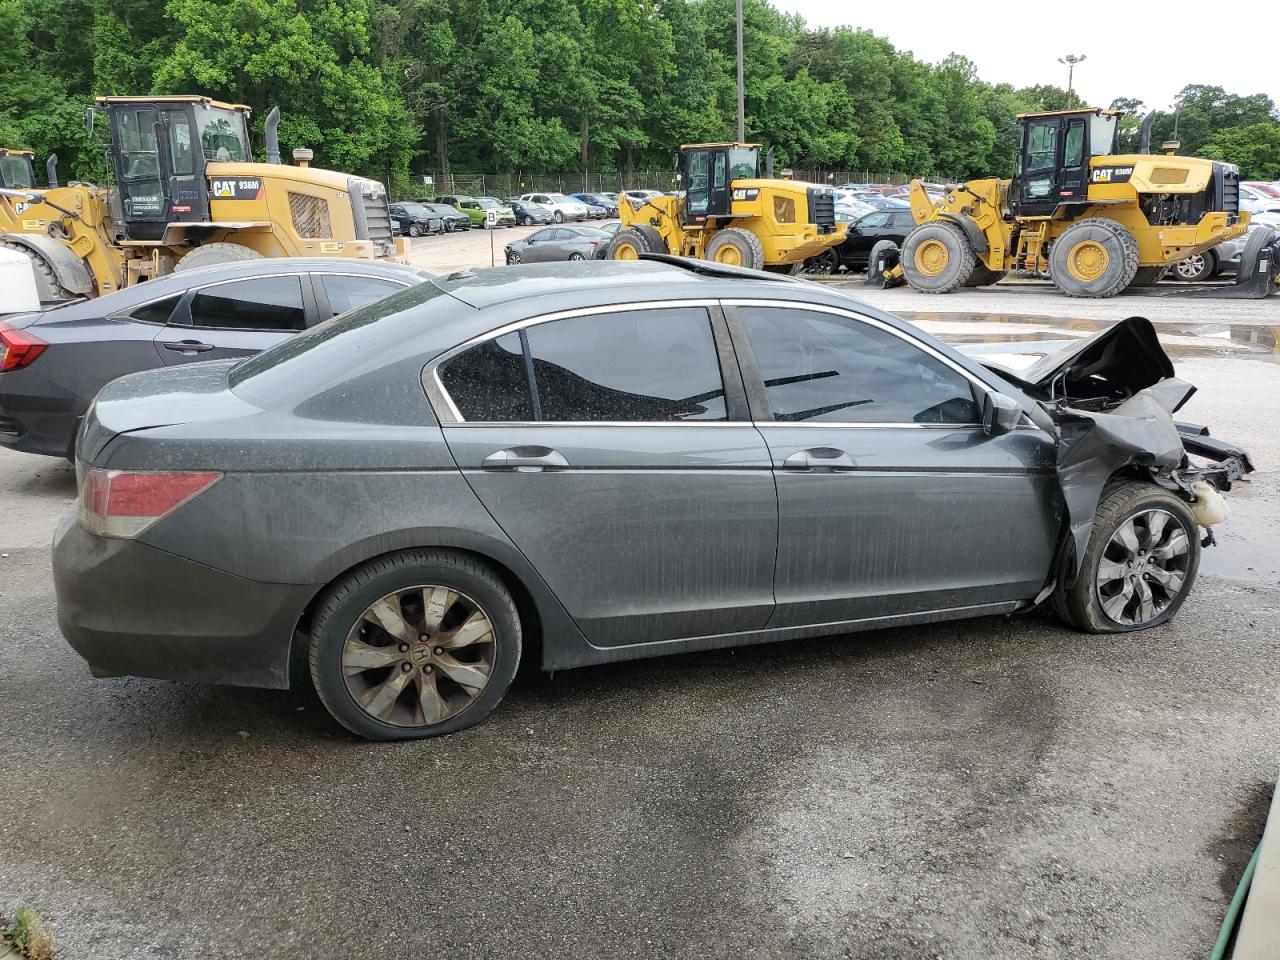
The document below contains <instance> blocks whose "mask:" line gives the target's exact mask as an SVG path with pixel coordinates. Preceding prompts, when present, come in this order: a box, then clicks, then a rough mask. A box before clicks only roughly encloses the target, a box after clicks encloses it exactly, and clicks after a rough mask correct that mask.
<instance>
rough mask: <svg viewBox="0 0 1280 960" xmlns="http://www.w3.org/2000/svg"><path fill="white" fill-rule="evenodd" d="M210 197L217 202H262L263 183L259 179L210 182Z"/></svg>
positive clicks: (249, 178)
mask: <svg viewBox="0 0 1280 960" xmlns="http://www.w3.org/2000/svg"><path fill="white" fill-rule="evenodd" d="M209 195H210V196H211V197H213V198H214V199H215V200H260V199H262V181H261V180H259V179H258V178H257V177H245V178H243V179H234V180H232V179H225V180H224V179H218V180H210V181H209Z"/></svg>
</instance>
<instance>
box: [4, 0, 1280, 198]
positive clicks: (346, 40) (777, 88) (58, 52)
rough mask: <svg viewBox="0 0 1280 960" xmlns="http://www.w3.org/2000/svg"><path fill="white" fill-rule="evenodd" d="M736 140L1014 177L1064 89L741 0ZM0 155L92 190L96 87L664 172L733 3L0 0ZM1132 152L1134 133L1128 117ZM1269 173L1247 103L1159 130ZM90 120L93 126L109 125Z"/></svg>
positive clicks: (708, 87)
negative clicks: (191, 97)
mask: <svg viewBox="0 0 1280 960" xmlns="http://www.w3.org/2000/svg"><path fill="white" fill-rule="evenodd" d="M744 23H745V27H744V38H745V40H744V42H745V51H746V53H745V64H744V72H745V90H746V127H747V136H748V139H751V140H755V141H759V142H762V143H764V144H766V145H768V146H771V147H773V148H774V150H775V152H776V154H777V158H778V162H779V164H780V165H791V166H795V167H799V168H802V169H809V170H824V169H825V170H832V169H865V170H875V171H882V172H884V173H890V172H907V173H911V174H913V175H921V176H927V177H933V178H938V179H948V180H958V179H963V178H968V177H973V176H985V175H999V176H1008V175H1009V174H1010V173H1011V171H1012V166H1013V158H1014V153H1015V151H1016V145H1017V125H1016V120H1015V117H1016V114H1017V113H1019V112H1022V111H1028V110H1039V109H1060V108H1062V107H1065V106H1066V105H1067V94H1066V92H1065V91H1064V90H1062V89H1061V88H1059V87H1056V86H1052V85H1042V86H1034V87H1025V88H1020V89H1015V88H1013V87H1012V86H1010V85H1008V84H992V83H988V82H986V81H984V80H982V79H981V78H980V77H979V76H978V75H977V70H976V68H975V67H974V64H973V63H972V62H971V61H969V60H968V59H966V58H965V57H963V56H961V55H959V54H952V55H951V56H950V57H948V58H947V59H945V60H943V61H942V62H940V63H937V64H929V63H922V62H920V61H919V60H917V59H915V58H914V57H913V56H912V55H911V54H910V53H909V52H905V51H901V50H898V49H897V48H895V47H894V46H893V44H891V43H890V42H889V41H888V40H886V39H884V38H882V37H877V36H875V35H873V34H871V33H870V32H868V31H864V30H857V29H854V28H849V27H841V28H838V29H815V28H811V27H809V26H808V25H807V24H806V23H805V21H804V20H803V19H802V18H801V17H799V16H798V15H790V14H785V13H782V12H780V11H778V10H777V9H775V8H774V7H772V6H771V5H770V4H769V3H768V2H767V0H744ZM0 33H2V34H3V35H4V36H5V37H7V38H8V45H9V50H10V53H9V55H8V56H7V57H6V58H5V59H4V62H3V63H0V146H9V147H26V148H28V149H32V150H34V151H35V152H36V153H37V155H38V156H40V157H43V156H44V155H45V154H47V153H50V152H56V153H57V154H58V155H59V157H60V169H61V170H62V171H63V175H64V176H74V177H76V178H79V179H84V180H98V181H101V180H102V179H104V177H105V175H106V170H105V159H104V153H103V148H102V144H101V143H96V144H93V143H90V142H89V141H88V140H87V138H86V136H85V131H84V122H83V117H84V110H85V107H86V106H87V105H88V104H89V103H90V102H91V100H92V97H93V96H95V95H102V94H145V93H202V94H206V95H209V96H212V97H215V98H218V99H223V100H230V101H233V102H238V103H246V104H248V105H250V106H252V107H253V108H254V111H255V119H254V130H255V132H256V133H258V134H260V131H261V123H262V121H263V119H264V117H265V115H266V112H267V110H268V109H269V108H270V107H271V106H273V105H279V106H280V108H281V110H282V112H283V115H284V116H283V120H282V122H281V124H280V139H281V143H282V145H283V146H284V148H285V152H286V156H287V155H288V151H289V150H290V149H291V148H293V147H302V146H306V147H310V148H312V149H313V150H314V151H315V153H316V163H317V164H320V165H323V166H327V167H331V168H335V169H340V170H348V171H351V172H356V173H362V174H364V175H367V176H372V177H375V178H377V179H380V180H387V181H390V182H392V183H393V184H395V185H397V186H398V187H399V188H401V189H405V190H408V189H409V187H408V184H409V183H410V180H411V177H412V176H413V175H415V174H417V173H422V172H442V171H449V170H458V171H477V172H479V171H483V172H506V173H512V172H514V173H517V174H518V173H520V172H522V171H538V172H556V171H582V170H587V171H591V172H601V171H605V172H609V171H616V172H617V173H618V175H619V177H620V179H623V180H625V179H626V178H627V177H628V176H629V175H630V173H631V171H633V170H636V169H646V168H665V167H667V166H668V165H669V164H670V161H671V155H672V151H673V150H674V149H675V147H676V146H678V145H679V144H681V143H693V142H700V141H709V140H724V139H732V138H733V136H734V133H735V128H736V110H737V99H736V97H737V94H736V79H735V69H736V68H735V62H736V61H735V52H734V51H735V16H734V0H4V2H3V3H0ZM1114 104H1115V105H1117V106H1124V107H1127V108H1129V109H1131V110H1134V111H1135V115H1133V116H1131V117H1129V118H1127V122H1126V124H1125V126H1124V130H1123V136H1124V138H1125V139H1126V141H1127V142H1126V144H1125V145H1126V146H1133V145H1136V137H1137V126H1138V123H1139V121H1140V114H1141V113H1142V112H1144V110H1145V107H1144V105H1143V104H1141V102H1140V101H1136V100H1132V99H1126V98H1124V97H1122V96H1118V97H1117V98H1116V100H1115V101H1114ZM1175 127H1176V133H1177V139H1179V140H1180V141H1181V143H1182V152H1183V153H1198V154H1200V155H1204V156H1211V157H1215V158H1218V159H1224V160H1229V161H1231V162H1234V163H1238V164H1240V166H1241V167H1242V171H1243V173H1244V175H1245V177H1246V178H1264V179H1276V178H1280V117H1278V115H1277V111H1276V105H1275V104H1274V103H1273V101H1272V100H1271V99H1270V98H1269V97H1267V96H1265V95H1264V94H1255V95H1251V96H1242V95H1235V94H1230V93H1227V92H1226V91H1225V90H1223V89H1222V88H1221V87H1216V86H1204V85H1194V84H1193V85H1190V86H1188V87H1186V88H1185V89H1184V90H1183V91H1182V94H1181V95H1180V97H1179V108H1178V109H1177V111H1176V112H1174V111H1165V112H1162V113H1161V114H1160V115H1159V116H1158V118H1157V121H1156V122H1155V125H1154V132H1155V137H1154V142H1155V144H1156V145H1158V144H1159V143H1160V142H1161V141H1162V140H1165V139H1174V131H1175ZM103 133H104V132H103V131H101V130H100V131H99V133H98V138H101V137H102V136H103Z"/></svg>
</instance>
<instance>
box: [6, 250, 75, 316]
mask: <svg viewBox="0 0 1280 960" xmlns="http://www.w3.org/2000/svg"><path fill="white" fill-rule="evenodd" d="M0 250H9V251H12V252H13V253H20V254H22V255H23V256H24V257H26V258H27V259H28V260H30V261H31V270H32V272H33V273H34V274H35V275H36V296H38V297H39V298H40V302H41V303H42V304H43V303H52V302H53V301H55V300H76V299H78V294H74V293H72V292H71V291H70V290H68V289H67V288H66V287H64V286H63V285H62V284H60V283H59V282H58V275H57V274H56V273H54V272H53V267H51V266H50V265H49V261H48V260H46V259H45V258H44V257H42V256H40V254H38V253H36V252H35V251H34V250H32V249H31V248H30V247H24V246H22V244H20V243H8V242H5V243H0Z"/></svg>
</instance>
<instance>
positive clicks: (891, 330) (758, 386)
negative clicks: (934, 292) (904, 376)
mask: <svg viewBox="0 0 1280 960" xmlns="http://www.w3.org/2000/svg"><path fill="white" fill-rule="evenodd" d="M721 304H722V306H723V307H724V312H725V317H726V319H727V321H728V325H729V333H730V335H731V336H732V338H733V344H734V349H735V350H736V351H737V354H738V362H739V363H740V364H741V366H742V378H743V381H744V386H745V387H746V391H747V402H748V403H749V404H750V406H751V418H752V420H753V421H754V422H755V423H757V424H769V425H771V426H783V427H805V428H809V427H820V428H828V427H832V428H841V429H846V430H847V429H850V428H870V429H874V430H884V429H893V430H963V429H972V428H974V427H977V428H978V429H982V422H981V421H980V420H979V421H978V422H976V423H916V422H914V421H904V420H884V421H875V422H870V421H848V420H777V419H775V417H774V415H773V407H772V405H771V404H770V403H769V398H768V396H767V394H766V391H765V386H764V379H763V377H762V376H761V374H760V367H759V365H758V364H757V363H756V355H755V350H754V349H753V348H752V346H751V340H750V338H749V337H748V336H747V331H746V327H745V326H744V325H743V323H742V318H741V317H740V316H739V315H738V311H737V309H736V308H737V307H773V308H776V309H783V310H803V311H807V312H814V313H828V314H831V315H833V316H837V317H842V318H844V319H846V320H853V321H856V322H858V323H865V324H867V325H868V326H870V327H871V328H873V329H875V330H880V331H882V332H884V333H887V334H889V335H891V336H894V337H897V338H898V339H899V340H902V341H903V342H904V343H906V344H907V345H909V346H912V347H915V348H916V349H917V350H921V351H923V352H924V353H925V354H927V355H928V356H930V357H932V358H933V359H935V360H937V361H939V362H940V363H942V364H943V365H944V366H945V367H947V368H948V369H950V370H952V371H953V372H955V373H958V374H960V376H962V377H964V378H965V379H966V380H968V381H969V382H970V383H971V384H972V385H974V386H976V387H977V388H978V390H979V391H980V392H981V393H982V395H983V396H984V397H985V396H986V395H987V394H991V393H999V392H1000V391H999V390H997V389H996V388H995V387H993V386H992V385H991V384H989V383H987V382H986V381H985V380H983V379H981V378H980V377H978V376H976V375H975V374H973V373H971V372H970V371H968V370H966V369H965V368H964V367H962V366H960V365H958V364H957V363H956V362H955V361H953V360H952V359H951V358H950V357H948V356H946V355H945V354H943V353H940V352H939V351H938V350H937V349H935V348H934V347H933V346H931V345H930V344H927V343H925V342H924V341H923V340H920V339H918V338H916V337H914V336H912V335H911V334H909V333H907V332H906V331H903V330H899V329H898V328H897V327H895V326H893V325H892V324H888V323H885V322H884V321H883V320H878V319H876V318H875V317H871V316H868V315H866V314H863V313H858V312H857V311H855V310H846V309H843V308H840V307H832V306H829V305H827V304H819V303H801V302H797V301H794V300H753V299H745V298H744V299H738V298H732V299H725V300H722V301H721ZM979 413H981V411H979ZM1023 418H1024V420H1025V419H1026V414H1025V413H1024V414H1023ZM1037 429H1038V428H1037Z"/></svg>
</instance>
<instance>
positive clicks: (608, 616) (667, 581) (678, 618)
mask: <svg viewBox="0 0 1280 960" xmlns="http://www.w3.org/2000/svg"><path fill="white" fill-rule="evenodd" d="M715 322H716V324H717V326H719V325H720V324H721V321H720V320H719V318H718V317H717V318H716V321H715ZM504 329H509V328H504ZM425 377H426V380H425V382H426V383H427V385H428V390H429V392H431V393H432V398H433V402H434V405H435V408H436V410H437V412H438V413H439V414H440V416H441V421H442V425H443V428H444V434H445V438H446V440H447V441H448V444H449V448H450V450H451V451H452V452H453V456H454V458H455V459H456V460H457V462H458V465H459V466H460V467H461V469H462V471H463V474H464V475H465V477H466V479H467V481H468V483H470V484H471V487H472V489H473V490H474V491H475V493H476V495H477V496H478V497H479V498H480V500H481V501H483V503H484V505H485V506H486V507H487V508H488V510H489V512H490V513H491V514H492V515H493V517H494V519H495V520H497V522H498V523H499V524H500V525H501V526H502V528H503V529H504V530H505V531H506V533H507V535H508V536H509V537H510V538H511V540H512V541H513V542H514V543H515V545H516V546H517V547H518V548H519V549H520V550H521V551H522V552H523V553H524V554H525V556H527V557H528V558H529V560H530V561H531V563H532V564H533V566H534V567H535V568H536V569H537V570H538V572H539V574H540V575H541V576H542V577H543V579H544V580H545V581H546V582H547V584H548V586H550V588H551V589H552V590H553V591H554V592H555V594H556V596H557V597H559V599H560V601H561V602H562V603H563V604H564V605H565V607H566V609H567V610H568V611H569V613H570V614H571V615H572V616H573V618H574V619H575V621H576V622H577V623H578V625H579V627H580V628H581V629H582V631H583V633H584V634H585V635H586V636H587V638H588V639H589V640H590V641H591V642H592V643H593V644H595V645H597V646H601V647H623V646H629V645H632V644H647V643H658V642H662V641H669V640H677V639H682V638H691V637H703V636H711V635H718V634H726V633H735V632H738V631H744V630H756V629H760V628H761V627H763V626H764V624H765V622H766V621H767V620H768V618H769V615H770V613H771V611H772V609H773V563H774V551H775V548H776V544H777V499H776V495H775V493H774V486H773V478H772V471H771V469H770V463H769V456H768V450H767V449H766V447H765V445H764V441H763V440H762V439H761V436H760V433H759V432H758V431H757V430H756V429H755V428H754V427H753V426H752V424H751V423H750V420H749V417H748V415H747V410H746V406H745V403H744V401H743V400H742V396H741V388H740V381H739V380H738V374H737V368H736V365H734V363H733V360H732V354H731V353H729V352H728V345H727V340H726V338H725V336H724V332H723V329H722V327H721V329H720V330H719V336H718V337H717V336H716V333H715V332H714V331H713V325H712V317H711V312H710V311H709V309H708V306H707V305H706V304H705V303H701V302H688V303H675V302H665V303H660V304H635V305H628V306H626V307H620V308H619V307H604V308H596V309H595V310H593V311H576V312H573V313H569V314H552V315H549V316H545V317H540V318H537V319H535V320H530V321H525V322H524V323H523V324H522V325H521V327H520V328H519V329H518V330H517V331H515V332H508V333H505V334H504V335H502V336H500V337H491V338H488V339H485V340H483V341H482V342H480V343H478V344H473V345H466V346H464V347H463V348H460V349H459V350H457V351H455V352H453V353H450V354H446V355H445V356H444V357H443V358H441V360H439V361H436V362H434V363H432V364H431V365H429V366H428V369H427V372H426V375H425Z"/></svg>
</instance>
